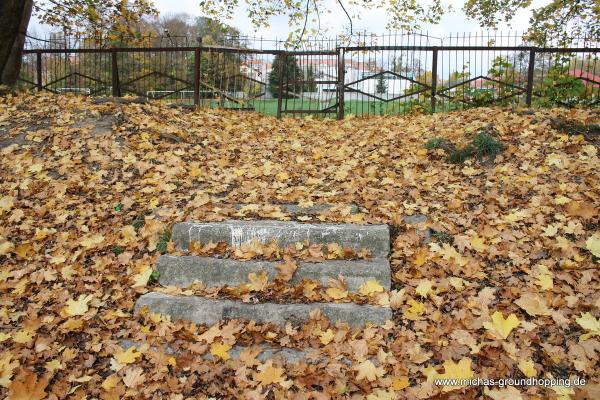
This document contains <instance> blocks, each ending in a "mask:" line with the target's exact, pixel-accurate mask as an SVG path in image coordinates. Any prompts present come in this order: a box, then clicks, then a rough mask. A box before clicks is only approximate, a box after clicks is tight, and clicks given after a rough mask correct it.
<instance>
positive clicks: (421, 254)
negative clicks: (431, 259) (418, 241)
mask: <svg viewBox="0 0 600 400" xmlns="http://www.w3.org/2000/svg"><path fill="white" fill-rule="evenodd" d="M428 255H429V250H428V249H427V247H421V248H419V250H417V252H416V253H415V258H414V260H413V264H414V265H415V267H421V266H422V265H423V264H425V261H427V256H428Z"/></svg>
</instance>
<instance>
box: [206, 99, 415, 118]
mask: <svg viewBox="0 0 600 400" xmlns="http://www.w3.org/2000/svg"><path fill="white" fill-rule="evenodd" d="M333 104H334V102H333V101H330V102H318V101H308V100H295V101H294V100H288V102H287V109H288V110H322V109H324V108H327V107H329V106H332V105H333ZM202 105H203V106H207V107H210V108H219V102H218V101H216V100H210V101H203V102H202ZM223 106H224V107H225V108H240V105H239V104H236V103H234V102H232V101H225V103H224V104H223ZM246 107H253V108H254V111H256V112H260V113H263V114H266V115H271V116H276V115H277V99H268V100H262V99H261V100H253V101H249V102H247V103H246ZM282 108H283V109H285V100H283V105H282ZM405 108H406V104H405V103H398V102H390V103H386V102H383V101H362V100H347V101H346V102H345V114H346V115H351V114H353V115H394V114H403V113H404V111H405ZM336 113H337V111H334V112H332V113H331V114H327V115H328V116H330V117H334V116H335V114H336ZM282 114H283V116H285V115H293V114H292V113H287V114H286V113H285V112H283V113H282ZM306 115H309V113H306Z"/></svg>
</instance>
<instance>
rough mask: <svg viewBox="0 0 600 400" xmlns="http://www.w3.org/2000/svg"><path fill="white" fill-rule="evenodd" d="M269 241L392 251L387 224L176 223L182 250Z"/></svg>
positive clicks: (378, 255) (376, 252)
mask: <svg viewBox="0 0 600 400" xmlns="http://www.w3.org/2000/svg"><path fill="white" fill-rule="evenodd" d="M255 239H257V240H259V241H260V242H262V243H267V242H270V241H272V240H275V241H276V242H277V244H278V245H279V246H281V247H287V246H290V245H294V244H295V243H298V242H300V243H302V242H308V243H310V244H323V245H327V244H334V243H335V244H338V245H340V246H341V247H343V248H350V249H353V250H355V251H360V250H364V249H367V250H369V251H370V252H371V255H372V257H373V258H386V257H387V256H388V255H389V252H390V231H389V227H388V226H387V225H354V224H325V223H323V224H304V223H299V222H293V221H270V220H259V221H239V220H231V221H224V222H193V221H188V222H180V223H177V224H175V225H174V226H173V233H172V240H173V241H174V242H175V245H176V246H177V247H178V248H179V249H181V250H187V249H188V247H189V244H190V242H192V241H196V242H198V243H200V244H206V243H209V242H212V243H218V242H225V243H227V244H228V245H231V246H236V247H237V246H240V245H241V244H243V243H250V242H251V241H252V240H255Z"/></svg>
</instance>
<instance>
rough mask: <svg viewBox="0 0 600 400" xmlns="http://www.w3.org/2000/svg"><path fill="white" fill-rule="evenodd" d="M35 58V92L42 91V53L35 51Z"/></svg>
mask: <svg viewBox="0 0 600 400" xmlns="http://www.w3.org/2000/svg"><path fill="white" fill-rule="evenodd" d="M35 56H36V69H37V81H36V83H37V91H38V92H41V91H42V52H41V51H37V52H36V53H35Z"/></svg>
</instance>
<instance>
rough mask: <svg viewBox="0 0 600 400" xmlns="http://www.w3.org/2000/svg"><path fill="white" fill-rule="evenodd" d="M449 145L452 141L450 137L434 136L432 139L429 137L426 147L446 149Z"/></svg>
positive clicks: (429, 148) (428, 148)
mask: <svg viewBox="0 0 600 400" xmlns="http://www.w3.org/2000/svg"><path fill="white" fill-rule="evenodd" d="M449 147H450V142H449V141H448V139H446V138H442V137H434V138H432V139H429V140H428V141H427V143H425V148H426V149H427V150H434V149H443V150H446V149H448V148H449Z"/></svg>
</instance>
